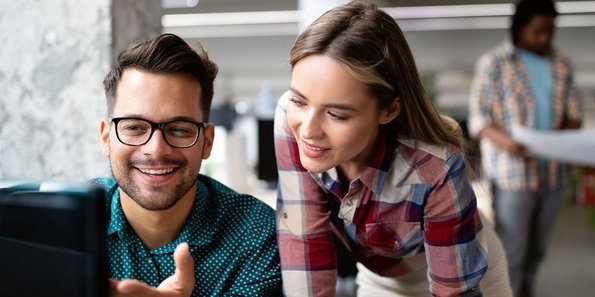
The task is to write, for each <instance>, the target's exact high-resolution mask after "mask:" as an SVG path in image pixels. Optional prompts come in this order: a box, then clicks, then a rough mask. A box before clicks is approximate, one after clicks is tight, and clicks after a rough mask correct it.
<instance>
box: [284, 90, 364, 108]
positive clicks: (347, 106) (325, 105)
mask: <svg viewBox="0 0 595 297" xmlns="http://www.w3.org/2000/svg"><path fill="white" fill-rule="evenodd" d="M289 90H290V91H291V92H293V93H295V94H296V95H298V96H300V97H302V98H303V99H304V100H306V101H307V100H308V98H307V97H306V96H304V94H302V92H300V91H298V90H297V89H295V88H293V87H289ZM322 107H324V108H335V109H341V110H347V111H356V108H355V107H353V106H352V105H351V104H343V103H328V104H323V105H322Z"/></svg>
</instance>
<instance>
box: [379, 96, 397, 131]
mask: <svg viewBox="0 0 595 297" xmlns="http://www.w3.org/2000/svg"><path fill="white" fill-rule="evenodd" d="M399 113H401V100H400V99H399V98H398V97H397V98H395V100H393V103H392V104H391V105H390V106H389V107H387V108H384V109H383V110H381V111H380V118H379V119H378V121H379V123H380V124H381V125H384V124H388V123H390V122H391V121H392V120H394V119H395V118H396V117H397V116H398V115H399Z"/></svg>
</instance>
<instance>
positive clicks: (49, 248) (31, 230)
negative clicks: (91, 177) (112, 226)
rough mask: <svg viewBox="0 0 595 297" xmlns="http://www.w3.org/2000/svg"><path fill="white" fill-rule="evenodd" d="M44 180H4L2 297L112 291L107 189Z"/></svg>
mask: <svg viewBox="0 0 595 297" xmlns="http://www.w3.org/2000/svg"><path fill="white" fill-rule="evenodd" d="M7 184H8V186H7ZM44 185H46V184H44V183H42V182H39V183H36V182H18V183H14V182H12V184H11V181H6V180H0V296H61V297H69V296H73V297H74V296H77V297H80V296H87V297H104V296H108V273H107V257H106V246H105V224H106V223H105V194H104V191H103V190H102V189H100V188H97V187H95V186H92V185H90V184H86V183H80V184H68V185H66V184H62V185H60V186H58V187H56V184H55V183H54V184H53V186H52V187H45V186H44ZM44 188H46V189H44Z"/></svg>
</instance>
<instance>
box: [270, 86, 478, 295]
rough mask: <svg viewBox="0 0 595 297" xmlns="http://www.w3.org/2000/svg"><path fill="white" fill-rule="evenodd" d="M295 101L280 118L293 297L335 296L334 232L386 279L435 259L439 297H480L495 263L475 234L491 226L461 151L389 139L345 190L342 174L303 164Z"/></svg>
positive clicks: (280, 210)
mask: <svg viewBox="0 0 595 297" xmlns="http://www.w3.org/2000/svg"><path fill="white" fill-rule="evenodd" d="M286 104H287V98H286V97H282V98H281V100H280V101H279V105H278V106H277V110H276V114H275V150H276V157H277V166H278V170H279V190H278V191H279V192H278V201H277V229H278V235H277V236H278V244H279V253H280V255H281V269H282V276H283V286H284V292H285V294H286V295H289V296H334V293H335V292H334V290H335V281H336V279H335V278H336V263H335V261H336V257H335V251H334V246H333V241H332V234H333V233H334V235H336V236H337V237H338V238H339V239H340V240H341V241H342V242H343V243H344V244H346V245H347V246H348V248H349V249H350V250H351V252H352V254H353V255H354V257H355V258H356V260H357V261H358V262H360V263H362V264H363V265H365V266H366V267H368V268H369V269H370V270H371V271H374V272H375V273H377V274H379V275H382V276H399V275H403V274H405V273H407V272H408V271H410V267H413V266H417V265H426V262H427V265H428V268H429V271H428V272H429V281H430V291H431V292H432V293H433V294H435V295H438V296H459V295H461V294H462V293H463V292H467V294H469V295H465V296H476V295H477V296H479V295H481V293H480V292H479V290H478V289H477V285H478V283H479V281H480V279H481V278H482V276H483V274H484V273H485V272H486V269H487V259H486V256H485V254H484V253H483V251H485V249H484V248H483V247H482V246H481V244H483V243H481V244H480V242H479V241H478V240H477V238H476V235H477V233H478V232H479V231H480V230H481V229H482V225H481V222H480V219H479V214H478V211H477V208H476V199H475V195H474V193H473V191H472V189H471V186H470V184H469V182H468V179H467V177H466V171H465V164H464V161H463V155H462V153H461V151H460V150H459V148H458V147H456V146H453V145H448V146H434V145H428V144H424V143H421V142H419V141H417V140H415V139H409V138H398V139H397V137H395V138H394V139H389V137H386V135H385V134H384V132H381V134H380V136H379V138H378V139H379V140H378V143H377V144H376V148H375V150H376V151H375V153H374V156H375V157H374V158H375V159H374V160H373V161H372V162H371V164H370V165H369V167H368V168H367V169H365V171H364V172H363V173H362V174H361V175H360V176H359V178H358V179H356V180H354V181H351V183H350V184H349V188H348V192H347V193H342V190H341V187H340V184H339V180H338V177H337V171H336V170H335V169H331V170H329V171H327V172H324V173H321V174H315V173H311V172H308V171H307V170H306V169H305V168H304V167H303V166H302V164H301V162H300V158H299V152H298V145H297V143H296V140H295V137H294V135H293V133H292V131H291V129H290V128H289V126H288V124H287V119H286ZM420 261H422V262H420Z"/></svg>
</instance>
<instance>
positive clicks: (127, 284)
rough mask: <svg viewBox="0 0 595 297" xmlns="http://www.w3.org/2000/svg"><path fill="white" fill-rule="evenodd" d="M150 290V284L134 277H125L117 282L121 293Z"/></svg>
mask: <svg viewBox="0 0 595 297" xmlns="http://www.w3.org/2000/svg"><path fill="white" fill-rule="evenodd" d="M151 290H152V287H151V286H149V285H147V284H145V283H143V282H141V281H138V280H135V279H126V280H123V281H120V283H119V284H118V292H120V293H122V294H137V293H146V292H147V291H151Z"/></svg>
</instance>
